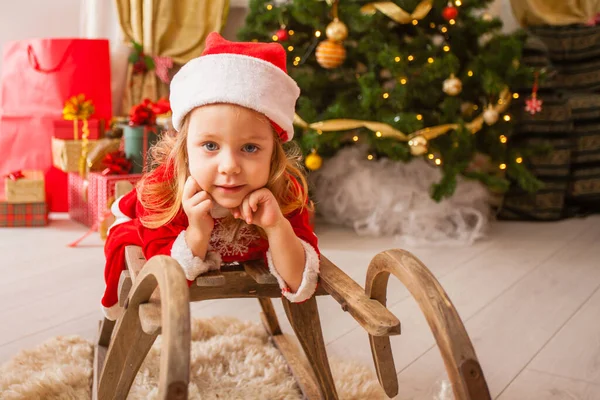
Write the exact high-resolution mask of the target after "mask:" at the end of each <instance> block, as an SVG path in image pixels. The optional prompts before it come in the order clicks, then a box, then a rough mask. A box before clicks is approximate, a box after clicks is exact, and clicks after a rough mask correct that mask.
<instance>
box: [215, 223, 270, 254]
mask: <svg viewBox="0 0 600 400" xmlns="http://www.w3.org/2000/svg"><path fill="white" fill-rule="evenodd" d="M238 226H239V230H238V231H237V234H236V230H237V229H238ZM258 239H260V235H259V233H258V231H257V230H256V228H254V227H253V226H250V225H247V224H245V223H243V222H242V223H241V225H239V224H238V223H231V222H230V221H222V220H218V219H217V220H215V227H214V229H213V231H212V235H211V237H210V248H211V250H212V251H216V252H217V253H219V254H220V255H221V256H224V257H227V256H241V255H244V254H247V253H248V250H249V247H250V246H251V245H252V243H253V242H255V241H256V240H258Z"/></svg>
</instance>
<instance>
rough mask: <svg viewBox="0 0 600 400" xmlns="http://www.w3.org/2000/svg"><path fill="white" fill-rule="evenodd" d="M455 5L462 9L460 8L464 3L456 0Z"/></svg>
mask: <svg viewBox="0 0 600 400" xmlns="http://www.w3.org/2000/svg"><path fill="white" fill-rule="evenodd" d="M454 4H456V7H460V6H462V1H460V0H456V1H455V2H454Z"/></svg>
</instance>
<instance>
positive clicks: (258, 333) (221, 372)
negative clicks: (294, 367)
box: [0, 317, 387, 400]
mask: <svg viewBox="0 0 600 400" xmlns="http://www.w3.org/2000/svg"><path fill="white" fill-rule="evenodd" d="M160 339H161V338H160V336H159V338H158V339H157V341H156V343H155V344H154V347H153V348H152V350H151V351H150V353H149V354H148V357H147V358H146V360H145V361H144V364H143V365H142V368H141V369H140V372H139V373H138V375H137V377H136V380H135V382H134V384H133V387H132V388H131V392H130V394H129V397H128V399H144V400H146V399H155V398H156V396H157V395H158V390H157V388H156V385H157V382H158V372H159V370H158V366H159V362H160ZM92 362H93V350H92V344H91V343H90V342H89V341H87V340H85V339H83V338H81V337H79V336H67V337H65V336H62V337H61V336H59V337H55V338H52V339H50V340H48V341H47V342H45V343H44V344H42V345H40V346H38V347H36V348H34V349H32V350H24V351H21V352H20V353H19V354H17V355H16V356H15V357H14V358H13V359H12V360H10V361H9V362H7V363H6V364H4V365H2V366H1V367H0V398H1V399H3V400H16V399H19V400H22V399H45V400H67V399H69V400H71V399H76V400H80V399H89V398H90V397H91V395H90V386H91V379H92ZM331 364H332V371H333V376H334V379H335V381H336V387H337V390H338V394H339V395H340V399H352V400H354V399H356V400H358V399H369V400H376V399H386V398H387V397H386V396H385V394H384V393H383V391H382V390H381V388H380V386H379V383H378V382H377V378H376V377H375V376H374V375H373V373H371V372H370V371H369V369H367V368H366V367H364V366H360V365H357V364H354V363H349V362H347V361H344V362H341V361H337V362H336V361H335V360H333V361H332V362H331ZM189 398H190V399H228V400H237V399H240V400H241V399H244V400H248V399H261V400H265V399H277V400H295V399H302V395H301V393H300V391H299V389H298V387H297V386H296V383H295V381H294V378H293V377H292V376H291V374H290V373H289V370H288V368H287V365H286V363H285V361H284V359H283V357H282V356H281V354H280V353H279V351H278V350H277V349H276V348H275V347H274V346H273V345H272V344H270V342H269V340H268V337H267V335H266V333H265V331H264V329H263V328H262V326H260V325H258V324H254V323H251V322H242V321H240V320H238V319H235V318H226V317H217V318H211V319H203V320H194V321H192V347H191V374H190V386H189Z"/></svg>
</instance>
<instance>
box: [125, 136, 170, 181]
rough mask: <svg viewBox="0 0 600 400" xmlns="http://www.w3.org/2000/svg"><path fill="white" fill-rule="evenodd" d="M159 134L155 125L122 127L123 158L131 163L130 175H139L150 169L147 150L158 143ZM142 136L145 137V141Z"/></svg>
mask: <svg viewBox="0 0 600 400" xmlns="http://www.w3.org/2000/svg"><path fill="white" fill-rule="evenodd" d="M160 133H161V131H160V128H159V127H158V126H157V125H154V126H146V125H134V126H130V125H125V126H123V141H124V142H125V156H126V157H127V159H129V160H130V161H131V163H132V170H131V171H130V172H131V173H132V174H141V173H142V172H145V171H146V170H148V169H149V168H150V164H151V160H150V154H149V153H148V150H149V149H150V148H151V147H152V146H153V145H154V144H155V143H156V142H158V139H159V137H160ZM144 135H145V136H146V139H145V140H144ZM144 143H145V144H144Z"/></svg>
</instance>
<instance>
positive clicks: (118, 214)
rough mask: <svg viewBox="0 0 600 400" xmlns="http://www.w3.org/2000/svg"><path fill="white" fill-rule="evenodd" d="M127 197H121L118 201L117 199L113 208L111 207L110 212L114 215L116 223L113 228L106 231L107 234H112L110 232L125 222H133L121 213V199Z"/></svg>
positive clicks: (110, 227)
mask: <svg viewBox="0 0 600 400" xmlns="http://www.w3.org/2000/svg"><path fill="white" fill-rule="evenodd" d="M123 197H125V196H121V197H119V198H118V199H116V200H115V201H114V203H113V204H112V206H110V212H111V213H112V215H114V216H115V222H113V223H112V225H111V226H109V227H108V230H107V231H106V234H109V233H110V230H111V229H112V228H113V227H114V226H117V225H120V224H122V223H124V222H127V221H131V218H129V217H128V216H127V215H125V214H123V213H122V212H121V209H120V208H119V202H120V201H121V199H122V198H123Z"/></svg>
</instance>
